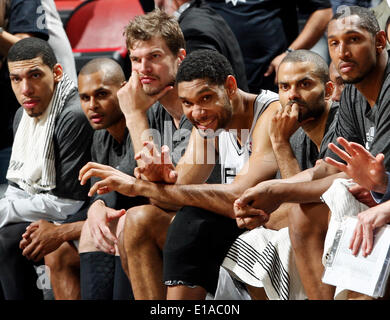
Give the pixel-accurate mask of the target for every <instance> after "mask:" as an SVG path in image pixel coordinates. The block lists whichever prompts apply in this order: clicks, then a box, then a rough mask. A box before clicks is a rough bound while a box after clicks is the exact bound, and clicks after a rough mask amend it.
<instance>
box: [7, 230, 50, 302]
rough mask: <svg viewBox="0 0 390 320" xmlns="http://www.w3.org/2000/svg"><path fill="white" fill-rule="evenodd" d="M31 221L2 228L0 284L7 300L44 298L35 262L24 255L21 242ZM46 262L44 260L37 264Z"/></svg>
mask: <svg viewBox="0 0 390 320" xmlns="http://www.w3.org/2000/svg"><path fill="white" fill-rule="evenodd" d="M29 224H30V223H15V224H10V225H6V226H5V227H2V228H1V229H0V284H1V288H2V291H3V295H4V299H6V300H24V299H26V300H27V299H28V300H36V299H43V291H42V290H40V289H39V288H38V286H37V278H38V276H37V273H36V271H35V268H34V262H32V261H30V260H27V259H26V258H25V257H24V256H23V255H22V250H21V249H20V248H19V242H20V240H21V239H22V234H23V233H24V232H25V231H26V227H27V226H28V225H29ZM40 264H44V262H43V261H40V262H38V263H36V265H40Z"/></svg>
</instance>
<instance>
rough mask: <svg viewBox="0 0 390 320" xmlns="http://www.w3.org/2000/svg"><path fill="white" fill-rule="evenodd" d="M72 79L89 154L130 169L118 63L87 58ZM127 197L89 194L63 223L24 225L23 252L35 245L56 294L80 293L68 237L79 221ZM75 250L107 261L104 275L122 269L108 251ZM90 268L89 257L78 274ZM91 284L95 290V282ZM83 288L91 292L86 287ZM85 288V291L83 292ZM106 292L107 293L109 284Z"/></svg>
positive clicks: (76, 234) (103, 213)
mask: <svg viewBox="0 0 390 320" xmlns="http://www.w3.org/2000/svg"><path fill="white" fill-rule="evenodd" d="M78 84H79V96H80V101H81V106H82V109H83V111H84V113H85V115H86V117H87V118H88V120H89V122H90V125H91V126H92V128H93V129H95V130H96V131H95V132H94V137H93V143H92V147H91V157H92V159H95V161H96V162H98V163H102V164H107V165H110V166H113V167H116V168H118V169H119V170H121V171H124V172H126V173H128V174H131V175H132V174H133V168H134V167H135V165H136V162H135V160H134V154H133V149H132V145H131V141H130V137H129V134H128V130H127V128H126V121H125V118H124V115H123V114H122V112H121V110H120V108H119V102H118V98H117V91H118V90H119V89H120V88H121V87H122V86H123V85H124V84H125V75H124V73H123V70H122V68H121V67H120V65H119V64H117V63H116V62H115V61H114V60H111V59H107V58H98V59H94V60H91V61H90V62H88V63H87V64H86V65H85V66H84V67H83V68H82V69H81V71H80V73H79V76H78ZM130 202H131V203H130ZM132 203H136V204H140V203H142V202H139V201H138V199H137V200H136V201H131V200H130V201H129V199H128V198H127V199H125V198H124V197H121V196H120V195H119V196H117V195H116V194H115V193H111V194H110V195H109V196H107V195H106V196H98V197H94V198H91V201H90V203H89V204H88V205H87V206H86V207H85V208H84V210H82V211H80V212H78V213H77V214H76V215H75V216H74V217H72V220H70V219H69V220H68V221H67V222H68V223H66V224H63V225H54V224H51V223H49V222H46V221H38V222H34V223H32V224H31V225H30V226H29V229H28V230H27V232H26V234H25V239H24V240H23V241H22V242H23V244H22V243H21V245H24V244H26V243H28V242H30V243H29V244H28V245H27V246H25V249H24V251H23V252H24V253H27V252H32V251H34V250H35V249H36V248H40V250H39V251H40V253H39V255H38V256H37V257H38V258H39V257H40V258H41V257H43V256H45V263H46V265H48V266H49V268H50V275H51V284H52V288H53V292H54V296H55V298H56V299H79V298H80V258H79V253H78V249H77V248H76V246H75V244H74V243H73V241H72V240H76V241H77V240H79V238H80V235H81V230H82V227H83V225H84V223H85V222H86V223H85V224H88V219H87V216H90V214H91V212H94V214H93V216H94V218H95V219H98V218H101V219H106V218H108V220H109V219H110V218H117V217H118V216H120V215H121V214H123V213H124V212H125V211H124V210H115V209H111V208H119V209H121V208H128V207H131V204H132ZM86 219H87V220H86ZM96 232H99V230H96ZM31 239H32V241H31ZM80 249H82V248H80ZM81 252H82V253H81V255H80V257H81V260H83V259H84V260H87V261H92V263H93V262H94V261H95V260H96V259H97V260H99V261H100V263H103V262H104V264H105V265H106V266H108V267H107V268H106V269H105V270H106V272H107V273H108V274H107V273H106V278H107V279H109V278H110V277H114V275H115V273H117V274H121V272H122V270H121V268H118V266H116V261H115V260H116V259H115V256H114V255H105V254H103V255H102V254H101V253H95V252H83V251H81ZM96 256H97V257H96ZM27 257H29V256H27ZM118 259H119V257H118ZM102 261H103V262H102ZM83 265H86V268H84V269H83ZM119 265H120V262H119ZM115 268H117V269H115ZM90 269H91V264H90V263H88V262H87V263H84V264H81V278H83V277H84V274H86V276H85V277H84V278H87V279H88V277H90V276H93V275H91V274H90ZM83 272H85V273H83ZM123 276H124V280H125V281H124V282H123V283H124V284H125V285H127V286H125V288H122V289H120V290H121V291H122V293H119V295H120V294H123V295H124V296H126V297H128V296H129V295H130V294H131V291H130V285H129V284H128V280H127V277H126V276H125V275H124V274H123ZM64 279H66V281H64ZM87 282H88V280H87ZM97 290H98V291H101V290H99V288H97ZM86 291H88V292H91V294H95V295H96V294H97V293H96V292H94V291H91V290H89V289H88V290H86ZM88 294H89V293H88ZM88 294H87V293H86V295H88ZM97 295H98V294H97ZM109 295H113V290H112V289H111V292H110V294H109ZM81 296H82V295H81ZM110 297H111V296H109V297H108V298H110ZM87 298H88V297H87ZM104 298H107V297H104Z"/></svg>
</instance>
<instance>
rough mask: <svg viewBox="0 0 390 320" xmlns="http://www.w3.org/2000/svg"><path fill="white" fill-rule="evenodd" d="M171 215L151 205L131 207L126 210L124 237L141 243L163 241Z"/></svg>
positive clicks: (135, 242) (127, 240)
mask: <svg viewBox="0 0 390 320" xmlns="http://www.w3.org/2000/svg"><path fill="white" fill-rule="evenodd" d="M171 217H172V215H170V214H169V213H167V212H165V211H163V210H162V209H160V208H158V207H156V206H153V205H144V206H138V207H134V208H131V209H129V210H128V211H127V214H126V221H125V226H124V239H125V241H126V242H127V243H129V242H133V243H134V244H137V245H141V244H142V243H143V241H150V240H153V241H155V242H156V243H158V244H160V242H164V239H165V235H166V232H167V229H168V226H169V223H170V220H171Z"/></svg>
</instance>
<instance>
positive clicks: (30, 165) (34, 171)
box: [7, 74, 75, 194]
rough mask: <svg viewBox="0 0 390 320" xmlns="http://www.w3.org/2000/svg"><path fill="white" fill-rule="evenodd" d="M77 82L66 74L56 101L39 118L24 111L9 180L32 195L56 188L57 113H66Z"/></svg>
mask: <svg viewBox="0 0 390 320" xmlns="http://www.w3.org/2000/svg"><path fill="white" fill-rule="evenodd" d="M74 89H75V85H74V84H73V82H72V81H71V80H70V79H69V78H68V76H67V75H66V74H64V75H63V77H62V80H61V81H60V82H59V83H58V84H57V86H56V89H55V91H54V94H53V97H52V100H51V102H50V104H49V106H48V108H47V109H46V110H45V112H44V113H43V114H42V115H41V116H39V117H30V116H29V115H28V114H27V113H26V112H25V111H24V110H23V115H22V118H21V120H20V123H19V126H18V129H17V131H16V134H15V139H14V143H13V145H12V154H11V159H10V165H9V168H8V172H7V179H8V180H9V181H12V182H14V183H16V184H17V185H18V186H19V187H20V188H22V189H23V190H25V191H26V192H28V193H29V194H36V193H39V192H42V191H49V190H52V189H54V188H55V187H56V172H55V155H54V144H53V134H54V129H55V122H56V118H57V116H58V115H59V114H60V113H61V112H62V109H63V107H64V105H65V101H66V99H67V97H68V95H69V94H70V93H71V92H72V90H74Z"/></svg>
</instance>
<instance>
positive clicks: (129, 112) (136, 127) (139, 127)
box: [117, 71, 172, 166]
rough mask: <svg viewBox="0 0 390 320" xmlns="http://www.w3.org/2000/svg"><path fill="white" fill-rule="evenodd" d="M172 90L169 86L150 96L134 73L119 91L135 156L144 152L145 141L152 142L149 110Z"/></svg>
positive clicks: (139, 162)
mask: <svg viewBox="0 0 390 320" xmlns="http://www.w3.org/2000/svg"><path fill="white" fill-rule="evenodd" d="M171 89H172V87H170V86H168V87H166V88H165V89H164V90H162V91H161V92H160V93H158V94H156V95H154V96H149V95H147V94H146V93H145V92H144V90H143V89H142V85H141V82H140V79H139V75H138V73H137V72H136V71H133V72H132V74H131V77H130V79H129V81H128V82H127V83H126V85H124V86H123V87H122V88H121V89H120V90H119V91H118V94H117V95H118V100H119V106H120V108H121V110H122V112H123V114H124V116H125V118H126V126H127V128H128V129H129V132H130V136H131V141H132V143H133V148H134V154H137V153H139V152H140V151H142V149H143V142H144V141H149V140H152V136H151V135H149V136H148V135H147V132H148V131H147V130H148V129H150V128H149V122H148V118H147V111H148V109H149V108H150V107H151V106H152V105H153V104H154V103H155V102H156V101H158V99H160V98H161V97H162V96H163V95H165V94H166V93H167V92H168V91H169V90H171ZM137 163H138V165H139V166H141V165H143V162H142V160H140V159H139V160H137Z"/></svg>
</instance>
